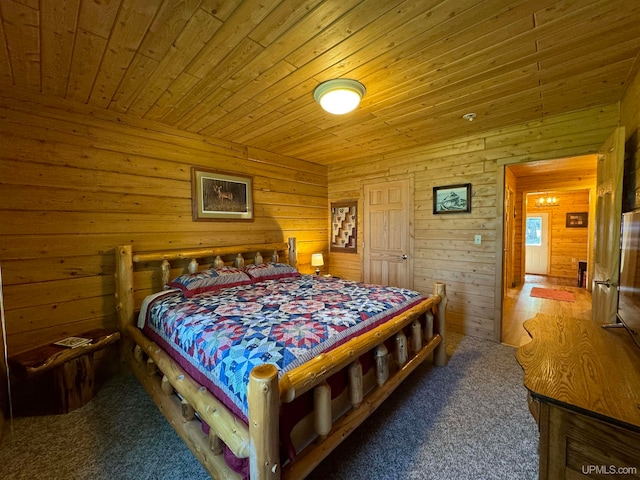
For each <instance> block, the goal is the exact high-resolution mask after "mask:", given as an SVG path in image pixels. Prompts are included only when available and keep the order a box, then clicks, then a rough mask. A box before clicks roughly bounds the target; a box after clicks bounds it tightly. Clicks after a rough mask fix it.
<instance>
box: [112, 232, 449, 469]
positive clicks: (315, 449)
mask: <svg viewBox="0 0 640 480" xmlns="http://www.w3.org/2000/svg"><path fill="white" fill-rule="evenodd" d="M260 252H273V254H272V255H271V261H281V262H285V261H286V262H287V263H289V264H290V265H293V266H296V263H297V261H296V243H295V239H294V238H291V239H289V242H288V243H272V244H264V245H242V246H233V247H219V248H199V249H193V250H182V251H176V250H173V251H155V252H145V253H136V254H133V252H132V247H131V245H125V246H122V247H118V248H117V249H116V265H117V267H116V268H117V271H116V308H117V315H118V322H119V328H120V331H121V334H122V356H123V360H124V361H125V362H126V363H127V364H128V365H129V366H130V368H131V369H132V371H133V373H134V374H135V376H136V377H137V378H138V380H139V381H140V383H142V385H143V386H144V387H145V389H146V390H147V391H148V392H149V394H150V395H151V398H152V399H153V401H154V402H155V403H156V405H157V406H158V408H159V409H160V411H161V412H162V413H163V414H164V416H165V417H166V418H167V420H168V421H169V423H170V424H171V425H172V426H173V428H174V429H175V430H176V432H177V433H178V434H179V435H180V437H181V438H182V439H183V441H184V442H185V443H186V445H187V446H188V447H189V449H190V450H191V451H192V452H193V454H194V455H195V456H196V457H197V458H198V460H199V461H200V462H201V463H202V465H203V466H204V467H205V469H206V470H207V471H208V472H209V473H210V474H211V476H212V477H214V478H219V479H239V478H240V475H238V474H237V473H236V472H234V471H233V470H231V469H230V468H229V467H228V466H227V464H226V463H225V461H224V458H223V455H222V452H223V443H224V444H226V445H227V447H228V448H229V449H230V450H231V451H232V452H233V453H234V454H235V455H236V456H237V457H240V458H249V465H250V476H251V479H252V480H263V479H279V478H292V479H302V478H304V477H306V476H307V475H308V474H309V473H310V472H311V471H312V470H313V469H314V468H315V467H316V466H317V465H318V464H319V463H320V462H321V461H322V460H323V459H324V458H325V457H326V456H327V455H329V453H331V451H332V450H333V449H335V448H336V447H337V446H338V445H339V444H340V443H341V442H342V441H343V440H344V439H345V438H346V437H347V436H348V435H349V434H350V433H351V432H352V431H353V430H354V429H355V428H356V427H357V426H358V425H360V424H361V423H362V422H363V421H364V420H365V419H366V418H367V417H368V416H369V415H371V414H372V413H373V412H374V411H375V410H376V408H377V407H378V406H379V405H380V404H381V403H382V402H383V401H384V400H385V399H386V398H387V397H388V396H389V395H390V394H391V393H392V392H393V390H395V388H396V387H397V386H398V385H399V384H400V383H401V382H402V381H403V380H404V379H405V378H406V377H407V376H408V375H409V374H410V373H411V372H412V371H413V370H414V369H415V368H416V367H417V366H418V365H419V364H420V363H421V362H422V361H423V360H425V359H426V358H428V357H430V356H431V354H432V353H433V361H434V363H435V364H436V365H439V366H443V365H446V363H447V356H446V351H445V329H444V324H445V308H446V304H447V298H446V293H445V285H444V284H443V283H435V284H434V292H433V295H432V296H431V297H430V298H429V299H427V300H425V301H423V302H421V303H420V304H418V305H416V306H414V307H412V308H411V309H409V310H407V311H405V312H403V313H402V314H400V315H398V316H397V317H395V318H393V319H391V320H390V321H388V322H385V323H384V324H382V325H380V326H379V327H377V328H375V329H373V330H371V331H369V332H367V333H364V334H362V335H360V336H359V337H356V338H354V339H352V340H351V341H349V342H347V343H345V344H344V345H342V346H340V347H338V348H336V349H334V350H332V351H331V352H328V353H326V354H322V355H319V356H317V357H315V358H314V359H313V360H311V361H309V362H307V363H305V364H304V365H301V366H299V367H297V368H294V369H293V370H291V371H289V372H288V373H285V374H284V375H283V376H282V378H281V379H280V380H278V371H277V368H276V367H275V366H274V365H271V364H264V365H260V366H257V367H255V368H254V369H253V370H252V372H251V374H250V379H249V385H248V395H247V396H248V405H249V416H248V418H249V427H247V425H246V424H245V423H244V421H243V420H242V419H240V418H239V417H237V416H236V415H234V414H233V413H231V412H230V411H229V410H228V409H227V407H225V406H224V405H223V404H222V402H221V401H219V400H218V399H216V398H215V397H214V396H213V395H212V394H211V393H210V392H209V391H208V390H207V389H206V388H205V387H203V386H201V385H199V384H198V383H197V382H195V381H194V380H193V379H192V378H191V377H190V376H189V375H188V374H187V373H186V372H185V371H184V370H183V369H182V368H181V367H180V366H179V365H178V364H177V363H176V362H174V361H173V360H172V359H171V357H170V356H169V355H168V354H167V353H165V352H164V351H163V350H162V349H161V348H160V347H159V346H158V345H157V344H156V343H154V342H153V341H151V340H150V339H149V338H147V337H146V336H145V335H144V334H143V333H142V331H141V330H140V329H138V328H137V326H136V319H137V310H138V309H139V306H140V303H141V297H143V296H146V295H148V294H150V293H153V292H152V291H140V292H139V291H138V289H137V288H136V287H135V286H134V278H135V279H136V280H137V279H138V277H140V276H141V275H140V274H135V273H134V264H136V265H144V266H145V268H149V266H150V265H151V266H155V267H156V269H157V267H158V264H159V266H160V270H161V272H162V274H161V277H162V278H161V279H162V283H161V284H159V282H158V281H159V280H160V278H159V277H158V275H155V277H154V278H155V279H156V280H155V281H154V280H153V279H152V280H151V283H155V284H156V285H155V286H156V288H155V289H153V290H156V291H159V290H160V289H161V288H162V285H164V284H166V283H168V281H169V279H170V278H172V277H171V275H172V273H173V272H172V271H171V269H172V267H171V264H170V261H175V262H176V263H182V264H183V268H184V264H185V262H186V261H187V260H189V264H188V270H189V271H190V272H196V271H198V268H199V267H198V260H206V259H212V258H215V260H214V262H213V265H214V266H221V265H222V264H224V263H225V260H224V259H225V258H229V256H233V255H235V259H233V261H232V262H229V261H227V264H230V263H233V264H234V265H235V266H238V267H243V266H244V263H245V256H246V255H247V254H250V256H248V257H247V260H246V261H247V262H249V263H250V262H255V263H261V262H262V261H263V259H262V255H261V254H260ZM143 273H144V272H143ZM180 273H182V271H179V272H178V274H180ZM176 276H177V275H176ZM145 278H146V280H147V283H148V282H149V279H148V275H147V276H145ZM405 327H406V328H405ZM403 329H405V331H409V332H410V334H409V338H408V339H407V336H406V335H405V334H404V333H403ZM392 337H393V344H394V345H395V348H394V350H395V351H394V352H392V353H391V354H389V352H388V350H387V348H386V347H385V345H384V343H383V342H384V341H385V340H387V339H391V338H392ZM367 352H372V355H373V356H374V363H373V367H374V371H375V378H376V382H377V387H375V388H373V389H372V390H370V391H369V392H368V393H367V394H366V395H365V394H364V393H365V392H363V381H362V378H363V375H362V365H361V364H360V361H359V360H358V359H359V358H360V356H361V355H363V354H365V353H367ZM389 357H391V358H389ZM342 369H346V370H347V373H348V378H349V385H348V395H349V400H350V403H351V409H350V410H348V411H347V412H346V413H345V414H344V415H342V416H341V417H340V418H338V419H337V420H336V421H333V420H332V410H331V408H332V404H331V389H330V387H329V384H328V383H327V381H326V379H327V378H329V377H330V376H331V375H333V374H334V373H336V372H338V371H340V370H342ZM311 389H313V398H314V412H313V417H314V421H313V424H314V427H315V430H316V432H317V439H316V440H315V441H313V442H312V443H311V444H310V445H308V446H307V447H306V448H305V449H304V450H302V451H301V452H300V453H299V454H298V455H297V456H296V458H295V460H294V461H292V462H287V463H285V465H281V459H280V447H279V411H280V406H281V404H283V403H286V402H291V401H292V400H294V399H295V398H297V397H298V396H299V395H301V394H303V393H305V392H307V391H309V390H311ZM174 393H177V394H178V395H174ZM198 417H199V418H200V419H201V420H202V421H204V422H206V423H207V424H208V425H209V427H210V431H209V434H208V435H206V434H205V433H204V432H203V430H202V428H201V424H200V422H199V421H196V420H197V418H198Z"/></svg>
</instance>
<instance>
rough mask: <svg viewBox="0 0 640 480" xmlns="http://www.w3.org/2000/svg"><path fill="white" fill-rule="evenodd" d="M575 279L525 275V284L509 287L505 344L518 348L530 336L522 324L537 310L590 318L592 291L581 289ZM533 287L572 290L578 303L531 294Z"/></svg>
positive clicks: (504, 306)
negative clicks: (537, 296)
mask: <svg viewBox="0 0 640 480" xmlns="http://www.w3.org/2000/svg"><path fill="white" fill-rule="evenodd" d="M575 285H576V281H575V279H572V278H571V279H569V278H558V277H546V276H543V275H526V276H525V283H524V285H521V286H519V287H516V288H509V289H508V290H507V294H506V295H505V297H504V302H503V307H502V343H506V344H507V345H513V346H515V347H519V346H520V345H524V344H525V343H527V342H529V340H531V338H530V337H529V334H528V333H527V332H526V331H525V329H524V327H523V326H522V324H523V323H524V322H525V321H526V320H528V319H530V318H533V317H535V316H536V314H537V313H553V314H559V315H566V316H570V317H575V318H584V319H590V318H591V292H589V291H588V290H587V289H586V288H579V287H577V286H575ZM533 287H542V288H556V289H559V290H567V291H570V292H572V293H573V296H574V297H575V300H576V301H575V302H563V301H560V300H547V299H545V298H535V297H532V296H530V293H531V289H532V288H533Z"/></svg>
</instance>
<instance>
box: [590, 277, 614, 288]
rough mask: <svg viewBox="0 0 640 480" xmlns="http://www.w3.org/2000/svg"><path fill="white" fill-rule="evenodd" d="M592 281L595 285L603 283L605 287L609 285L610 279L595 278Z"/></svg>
mask: <svg viewBox="0 0 640 480" xmlns="http://www.w3.org/2000/svg"><path fill="white" fill-rule="evenodd" d="M594 283H595V284H596V285H604V286H605V287H607V288H609V287H611V280H609V279H608V278H607V279H606V280H596V281H595V282H594Z"/></svg>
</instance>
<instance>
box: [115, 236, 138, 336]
mask: <svg viewBox="0 0 640 480" xmlns="http://www.w3.org/2000/svg"><path fill="white" fill-rule="evenodd" d="M116 312H117V315H118V327H119V329H120V333H121V334H122V335H124V333H125V330H126V328H127V326H128V325H132V324H133V323H134V322H133V316H134V303H133V254H132V248H131V245H124V246H122V247H116Z"/></svg>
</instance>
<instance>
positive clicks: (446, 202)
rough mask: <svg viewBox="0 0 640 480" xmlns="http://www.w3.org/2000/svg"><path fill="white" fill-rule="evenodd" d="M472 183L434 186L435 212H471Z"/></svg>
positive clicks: (437, 213) (438, 213)
mask: <svg viewBox="0 0 640 480" xmlns="http://www.w3.org/2000/svg"><path fill="white" fill-rule="evenodd" d="M470 212H471V184H470V183H461V184H459V185H446V186H442V187H433V214H434V215H440V214H445V213H470Z"/></svg>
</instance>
